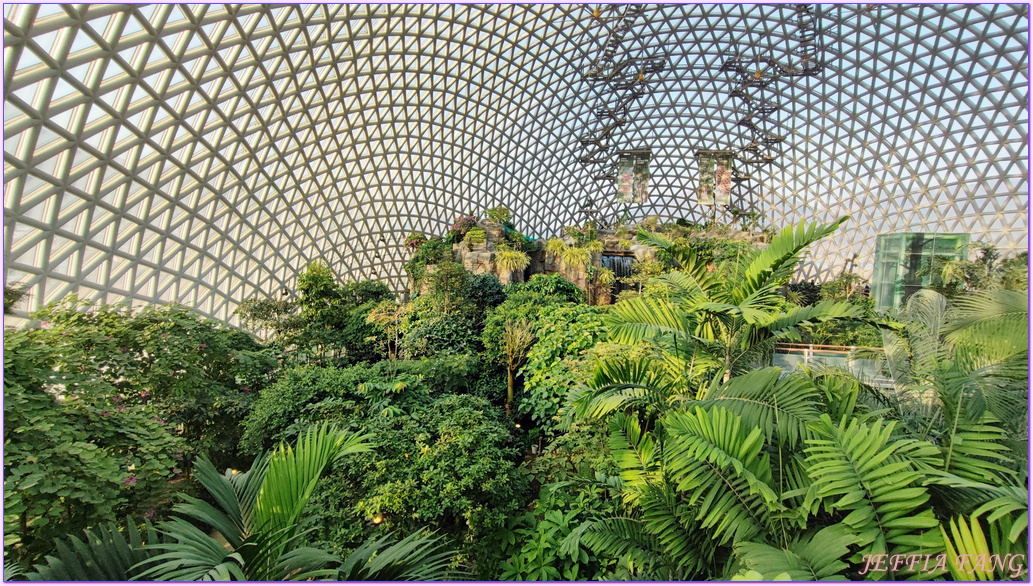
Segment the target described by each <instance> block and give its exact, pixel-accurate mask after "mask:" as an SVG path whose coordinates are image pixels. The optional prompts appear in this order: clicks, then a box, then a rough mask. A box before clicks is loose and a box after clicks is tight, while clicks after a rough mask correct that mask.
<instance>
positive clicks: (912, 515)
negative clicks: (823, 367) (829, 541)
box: [805, 415, 939, 579]
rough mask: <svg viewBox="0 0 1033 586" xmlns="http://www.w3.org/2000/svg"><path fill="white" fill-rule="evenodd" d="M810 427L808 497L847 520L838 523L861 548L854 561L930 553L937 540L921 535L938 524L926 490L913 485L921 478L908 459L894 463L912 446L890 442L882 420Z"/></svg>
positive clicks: (874, 574) (890, 426)
mask: <svg viewBox="0 0 1033 586" xmlns="http://www.w3.org/2000/svg"><path fill="white" fill-rule="evenodd" d="M811 427H812V430H813V431H814V432H815V433H816V437H814V438H808V439H807V440H805V443H806V445H807V448H806V449H805V451H806V453H807V454H808V455H807V465H808V468H807V473H808V474H809V475H810V477H811V480H812V481H813V484H812V485H811V492H810V493H809V495H808V496H809V497H810V498H812V499H817V500H818V501H820V502H821V503H822V505H823V508H824V510H825V512H826V513H829V514H833V515H837V516H839V515H843V514H845V515H846V516H845V517H843V519H842V521H841V522H842V523H843V524H844V525H846V526H848V527H850V528H851V529H853V530H854V531H856V532H857V535H858V537H859V538H860V542H861V544H862V545H863V547H862V549H861V551H859V552H857V554H855V556H854V558H853V561H855V562H860V561H861V559H862V556H863V555H865V554H885V553H892V554H903V553H919V552H922V553H925V552H933V551H934V550H935V549H936V547H937V546H938V545H939V543H938V542H939V539H938V538H936V537H937V536H935V535H933V536H932V537H930V535H931V534H930V533H927V532H926V530H928V529H932V528H935V527H936V526H937V522H936V518H935V517H934V516H933V513H932V510H931V509H929V508H928V507H927V506H926V501H928V500H929V494H928V491H927V490H926V488H924V487H922V486H917V484H918V483H919V482H920V481H921V480H922V478H923V474H922V473H921V472H918V471H917V470H916V469H915V466H914V464H913V463H912V462H911V461H910V460H909V459H907V458H897V459H894V458H893V456H894V455H895V454H896V453H897V452H898V451H901V450H904V449H905V448H907V447H909V446H911V443H912V441H909V440H897V441H893V440H891V436H892V434H893V427H894V425H893V423H892V422H891V423H888V424H885V425H884V424H883V421H882V420H881V419H880V420H877V421H876V422H875V423H873V424H872V425H871V426H868V425H865V424H864V423H861V422H860V421H858V420H857V419H852V420H849V421H844V422H841V423H840V424H839V425H835V424H833V423H832V420H831V419H830V418H829V417H828V415H822V416H821V422H820V423H818V424H812V425H811ZM815 504H817V502H815ZM805 507H807V508H810V505H807V504H805ZM884 576H885V572H872V573H870V574H869V575H867V577H868V578H869V579H882V578H883V577H884Z"/></svg>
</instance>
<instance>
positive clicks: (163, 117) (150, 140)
mask: <svg viewBox="0 0 1033 586" xmlns="http://www.w3.org/2000/svg"><path fill="white" fill-rule="evenodd" d="M5 9H6V10H7V14H6V15H5V18H4V259H5V264H4V281H5V283H7V284H15V283H22V284H23V285H27V286H28V290H29V294H30V302H29V305H30V307H29V309H30V310H31V309H34V308H35V307H38V306H39V305H40V304H43V303H46V302H49V301H53V300H56V299H59V298H61V297H63V296H64V295H66V294H67V293H69V292H73V291H77V292H79V293H80V295H83V296H86V297H89V298H96V299H101V300H105V301H108V302H115V301H119V300H121V299H124V298H129V299H131V300H134V301H136V302H142V303H152V302H165V301H179V302H182V303H186V304H188V305H191V306H194V307H197V308H198V309H199V310H200V311H201V312H203V313H205V314H208V315H212V316H215V317H220V318H228V317H229V316H230V314H231V313H232V311H233V309H234V308H235V307H236V304H237V302H239V301H240V300H242V299H245V298H248V297H251V296H255V295H271V294H274V293H276V292H277V291H279V290H281V289H283V288H292V287H293V277H294V275H295V274H296V272H297V271H298V270H299V269H301V268H302V267H303V266H304V265H305V264H306V263H307V262H309V261H310V260H313V259H324V260H325V261H326V262H327V263H328V264H329V265H330V266H331V268H332V269H334V271H335V272H337V273H338V275H339V276H340V277H341V278H346V279H347V278H350V279H361V278H370V277H373V278H378V279H383V280H386V281H387V282H389V283H390V284H391V285H392V286H393V287H395V288H396V289H402V288H403V287H404V282H405V273H404V270H403V269H402V265H403V264H404V262H405V260H406V259H407V255H406V252H405V250H404V248H403V247H402V241H403V239H404V238H405V236H406V235H407V234H408V233H409V232H410V231H412V230H418V231H423V232H427V233H437V234H442V233H444V232H445V231H446V230H447V228H448V226H449V224H450V223H451V220H452V219H453V218H454V217H455V216H456V215H458V214H460V213H466V212H471V211H472V212H480V211H481V210H483V209H485V208H487V207H491V206H494V205H499V204H501V205H505V206H507V207H509V208H511V209H512V210H513V212H514V216H515V219H516V223H517V225H518V227H519V228H521V229H524V230H525V232H526V233H528V234H530V235H533V236H539V237H541V236H548V235H550V234H554V233H556V232H558V231H559V229H560V228H561V227H562V226H564V225H568V224H574V223H581V222H583V221H584V219H585V216H584V214H583V212H582V211H581V209H580V208H581V206H582V202H584V201H585V199H586V197H590V198H593V199H594V200H595V201H597V202H599V201H603V202H604V204H605V206H604V207H606V206H608V207H607V209H608V210H609V211H611V212H613V213H617V212H618V211H619V206H617V204H616V203H614V202H613V196H612V194H613V192H614V188H613V185H612V183H609V182H607V181H597V180H595V179H593V177H594V176H595V175H596V173H597V172H598V170H597V169H593V168H592V167H590V166H586V165H583V164H581V163H580V162H579V161H578V159H579V157H581V156H583V155H584V154H585V147H584V146H582V145H581V143H580V142H579V137H581V136H583V135H585V134H586V133H591V132H594V131H598V128H599V125H600V122H599V120H597V118H596V116H595V115H594V114H593V113H594V112H595V110H596V109H598V108H600V107H605V106H608V105H612V102H613V100H614V94H613V93H611V92H610V91H608V90H607V88H606V84H600V83H595V82H592V81H585V80H583V78H582V75H581V73H582V72H583V71H584V69H585V67H586V66H587V65H588V64H589V63H590V62H592V60H593V59H596V58H597V56H598V55H600V54H602V52H603V50H604V45H605V43H606V41H607V39H608V37H607V32H606V30H607V26H610V27H611V28H612V27H613V26H614V24H613V23H614V22H616V21H614V20H612V19H611V21H610V25H606V24H603V23H602V22H600V21H599V20H598V19H595V18H593V6H571V5H566V6H552V5H531V6H516V5H491V6H469V5H465V6H444V5H415V6H413V5H379V6H368V5H318V6H316V5H313V6H304V5H297V6H296V5H290V6H269V5H261V6H238V5H231V6H226V5H219V6H208V5H190V6H184V5H81V4H76V5H42V6H36V5H13V6H12V5H7V6H6V7H5ZM603 10H604V11H605V10H611V11H612V10H613V8H612V5H611V6H610V7H609V8H604V9H603ZM607 14H608V13H607ZM812 14H814V15H815V19H814V23H815V26H814V30H815V31H816V32H817V34H816V37H815V38H814V40H813V43H812V45H813V46H814V47H816V48H817V49H818V55H819V58H820V60H821V62H822V64H823V68H822V70H821V71H820V72H819V73H818V74H817V75H814V76H783V77H781V78H777V75H776V76H775V78H774V81H773V82H772V84H771V85H770V86H769V88H768V89H767V90H766V92H767V93H766V94H764V95H765V96H766V97H765V98H764V99H765V100H766V103H768V104H771V105H772V106H773V107H772V113H771V114H770V115H769V116H768V117H767V120H766V122H765V124H766V125H767V126H766V128H765V132H770V133H772V134H777V135H780V136H783V137H784V141H782V142H781V143H779V144H777V145H774V146H773V147H772V150H773V151H774V155H775V156H774V158H773V160H772V162H770V163H766V164H753V165H751V166H749V167H750V168H749V169H748V170H749V173H750V175H751V178H750V179H749V180H746V181H743V182H741V183H739V184H737V187H736V189H735V191H734V192H733V196H734V197H735V198H736V201H737V202H738V203H739V205H741V206H742V207H746V208H751V209H754V210H756V211H759V212H761V213H763V214H764V215H765V218H766V221H767V223H770V224H772V225H775V226H779V225H783V224H785V223H787V222H797V221H799V220H801V219H806V220H822V221H829V220H832V219H834V218H836V217H839V216H841V215H845V214H849V215H851V216H852V219H851V221H850V222H848V223H847V224H846V225H845V226H844V228H841V230H840V232H839V233H838V234H837V235H836V236H834V237H832V238H830V239H829V240H827V241H825V242H823V243H821V244H820V245H818V246H817V247H816V249H815V251H814V252H813V253H812V254H811V257H810V264H809V269H808V270H809V271H810V274H811V275H817V274H819V273H826V274H828V273H834V272H838V271H839V270H841V269H842V267H843V263H844V261H845V259H847V258H850V257H852V256H853V255H854V253H858V255H859V256H858V257H857V267H858V268H859V269H860V270H861V271H862V272H864V271H869V272H870V269H871V266H872V255H873V252H874V240H875V236H876V235H877V234H880V233H884V232H899V231H921V232H969V233H971V234H972V235H973V239H977V240H984V241H988V242H992V243H995V244H997V245H999V246H1001V247H1002V248H1004V249H1005V250H1007V251H1009V252H1015V251H1019V250H1025V249H1026V244H1025V241H1026V238H1027V235H1028V219H1027V212H1028V199H1029V198H1028V193H1029V188H1028V182H1027V175H1028V146H1027V142H1028V133H1027V124H1028V114H1029V112H1028V106H1027V100H1028V79H1027V66H1028V62H1027V54H1028V27H1029V17H1028V12H1027V7H1026V5H1016V6H1005V5H964V6H933V5H912V6H902V7H898V6H886V5H863V6H860V7H858V6H822V7H817V8H814V9H813V11H812ZM603 20H606V18H603ZM628 22H630V24H631V26H630V30H628V32H627V33H626V34H625V35H624V38H623V41H622V43H621V44H620V46H619V54H618V57H622V56H623V57H629V58H664V59H666V67H665V68H664V69H663V71H660V72H659V73H655V74H651V75H649V76H648V77H645V78H643V80H642V83H641V84H640V86H641V87H643V88H646V89H647V91H645V92H643V93H644V95H642V96H641V97H639V98H638V99H637V100H634V101H633V102H632V103H631V107H630V109H629V111H628V116H627V119H628V122H627V123H626V124H624V125H623V126H622V127H620V129H619V130H618V131H617V132H615V133H614V134H613V136H612V140H613V145H614V147H615V148H619V149H650V150H651V152H652V163H651V173H652V179H651V185H650V194H649V199H648V200H647V201H646V202H645V203H644V204H641V205H636V206H634V207H633V208H631V210H630V212H631V213H632V214H633V215H634V216H635V217H643V216H646V215H650V214H659V215H660V216H661V217H663V218H665V219H667V218H679V217H684V218H688V219H690V220H692V219H701V218H702V217H703V216H702V213H703V208H701V207H700V206H699V204H698V203H697V201H696V186H697V185H696V182H697V168H696V162H695V160H694V153H695V151H696V150H697V149H721V150H739V149H742V148H743V147H744V146H745V145H747V144H748V143H749V142H750V141H751V140H752V137H754V136H755V134H752V132H753V131H751V130H750V129H749V128H748V127H747V126H745V125H743V124H740V123H739V122H740V121H741V120H742V119H743V108H744V102H743V100H742V99H739V98H736V97H734V96H733V94H732V92H733V90H734V89H735V87H736V86H737V85H739V83H740V81H739V80H740V78H737V77H736V76H737V75H738V74H737V73H735V72H733V71H727V70H724V71H723V70H722V64H723V63H725V62H726V61H727V60H728V59H729V57H730V56H738V57H740V58H744V59H745V62H748V63H751V65H750V66H749V67H747V69H748V71H747V72H746V73H745V74H743V76H742V77H741V79H747V78H748V77H750V75H751V74H752V73H753V69H752V68H753V67H756V68H757V69H758V71H760V69H764V68H767V71H762V72H761V73H759V74H757V75H758V77H757V79H760V77H761V76H770V75H773V74H772V73H771V71H770V70H771V68H772V67H773V65H765V64H764V63H765V62H764V61H762V60H757V59H755V58H765V57H772V58H773V59H772V60H771V61H770V64H775V63H776V62H777V63H783V64H784V63H788V62H791V61H792V60H793V58H794V50H795V49H794V47H795V45H794V43H797V42H798V41H797V40H795V39H797V37H795V36H794V35H796V34H797V32H796V31H797V30H798V28H799V26H800V25H799V14H798V12H797V10H796V9H795V8H794V6H793V5H782V6H733V5H716V6H715V5H710V6H700V5H676V6H646V7H644V10H642V11H641V14H638V15H636V16H635V17H634V18H633V19H628ZM751 60H752V61H751ZM757 64H759V65H757ZM726 69H727V68H726ZM593 129H594V130H593Z"/></svg>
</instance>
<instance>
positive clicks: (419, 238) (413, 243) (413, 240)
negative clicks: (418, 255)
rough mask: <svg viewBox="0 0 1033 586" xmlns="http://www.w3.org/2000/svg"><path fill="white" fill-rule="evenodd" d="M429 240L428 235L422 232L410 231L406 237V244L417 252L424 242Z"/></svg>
mask: <svg viewBox="0 0 1033 586" xmlns="http://www.w3.org/2000/svg"><path fill="white" fill-rule="evenodd" d="M426 241H427V237H426V236H425V235H424V234H422V233H420V232H409V235H408V236H406V237H405V242H404V245H405V247H406V248H408V249H409V250H411V251H413V252H416V250H418V249H419V248H420V247H421V246H423V243H424V242H426Z"/></svg>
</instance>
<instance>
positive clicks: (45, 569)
mask: <svg viewBox="0 0 1033 586" xmlns="http://www.w3.org/2000/svg"><path fill="white" fill-rule="evenodd" d="M144 526H145V533H144V534H143V535H141V534H140V532H139V531H138V530H137V528H136V522H135V521H134V520H133V519H132V518H131V517H130V518H129V519H128V520H127V521H126V527H125V530H124V532H123V531H119V528H118V527H117V526H116V525H115V524H114V523H109V524H106V525H100V526H98V527H95V528H93V529H89V530H87V531H86V532H85V535H84V537H85V540H81V539H79V538H78V537H75V536H69V537H68V538H66V539H63V540H58V541H57V542H56V543H55V545H54V550H55V551H54V553H55V555H48V556H45V557H44V560H45V563H41V564H36V565H35V566H34V567H33V569H32V570H30V571H28V572H24V575H25V578H26V579H28V580H31V581H34V582H35V581H40V582H55V581H57V582H65V581H74V580H91V581H116V582H125V581H127V580H132V579H134V578H135V577H137V576H138V575H140V574H141V572H142V571H143V570H145V569H146V568H147V567H148V566H149V565H150V564H151V563H152V561H151V560H150V559H149V558H150V556H151V552H150V551H148V550H147V549H146V546H147V545H148V544H154V543H159V542H160V537H159V536H158V534H157V533H156V532H155V530H154V527H152V526H151V524H150V522H148V521H145V522H144ZM4 574H5V575H4V580H7V576H6V574H7V566H6V564H5V565H4Z"/></svg>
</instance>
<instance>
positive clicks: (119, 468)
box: [4, 330, 187, 562]
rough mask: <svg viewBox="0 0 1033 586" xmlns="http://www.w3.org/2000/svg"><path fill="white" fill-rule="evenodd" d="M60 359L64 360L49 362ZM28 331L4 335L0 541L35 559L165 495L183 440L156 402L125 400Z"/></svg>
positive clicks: (155, 505)
mask: <svg viewBox="0 0 1033 586" xmlns="http://www.w3.org/2000/svg"><path fill="white" fill-rule="evenodd" d="M57 364H61V365H63V367H62V368H60V369H55V366H56V365H57ZM86 364H89V363H88V362H87V363H83V362H80V361H79V360H78V359H77V358H76V357H75V356H74V355H72V354H71V353H66V352H65V351H64V350H62V348H60V347H55V346H52V345H50V344H48V343H46V342H45V341H43V340H41V339H40V338H39V337H37V336H36V335H34V332H33V331H25V330H22V331H13V332H11V331H9V332H7V333H6V334H5V336H4V546H5V550H6V557H7V558H8V559H18V560H19V561H22V562H31V561H34V560H36V559H37V558H38V557H39V555H41V554H42V553H44V552H47V551H49V550H50V549H51V544H52V543H53V540H54V539H55V538H58V537H62V536H64V535H68V534H71V533H76V532H78V531H81V530H82V529H84V528H86V527H89V526H96V525H98V524H100V523H104V522H107V521H110V520H113V519H115V518H117V517H119V516H123V515H133V514H137V515H141V514H142V515H148V514H154V510H155V509H161V508H162V507H163V506H165V505H166V503H167V502H168V501H169V500H170V499H171V494H170V491H169V489H170V484H169V481H170V480H172V479H174V477H175V476H176V475H177V473H178V472H180V470H179V468H177V466H179V467H185V466H184V464H183V461H182V458H183V454H184V452H186V450H187V442H186V441H184V440H183V439H182V438H179V437H176V436H175V435H173V430H172V429H171V428H170V427H169V426H168V424H167V423H166V422H165V421H163V420H162V419H161V413H160V412H158V411H156V410H155V409H154V407H153V405H150V404H147V403H143V404H128V405H127V402H126V401H124V400H123V398H122V396H121V395H119V394H118V391H117V390H116V389H115V388H114V387H113V386H112V385H111V384H110V383H109V382H107V381H105V380H103V379H102V378H100V377H97V376H96V375H94V374H93V373H91V372H90V371H89V368H88V366H85V365H86Z"/></svg>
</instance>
